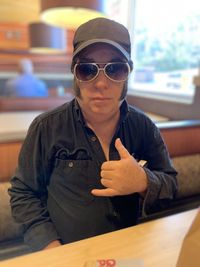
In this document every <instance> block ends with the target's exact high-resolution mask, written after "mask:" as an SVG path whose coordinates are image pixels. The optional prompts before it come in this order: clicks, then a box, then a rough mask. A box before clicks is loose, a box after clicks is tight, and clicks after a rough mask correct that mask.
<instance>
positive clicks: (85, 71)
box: [75, 63, 98, 81]
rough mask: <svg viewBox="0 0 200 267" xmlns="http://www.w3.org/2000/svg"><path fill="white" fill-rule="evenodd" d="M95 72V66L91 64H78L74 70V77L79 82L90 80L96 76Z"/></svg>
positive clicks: (96, 70) (96, 69)
mask: <svg viewBox="0 0 200 267" xmlns="http://www.w3.org/2000/svg"><path fill="white" fill-rule="evenodd" d="M97 72H98V68H97V66H96V65H94V64H91V63H80V64H77V65H76V68H75V75H76V77H77V79H78V80H80V81H90V80H92V79H93V78H94V77H95V76H96V75H97Z"/></svg>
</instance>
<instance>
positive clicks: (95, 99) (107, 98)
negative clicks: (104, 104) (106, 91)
mask: <svg viewBox="0 0 200 267" xmlns="http://www.w3.org/2000/svg"><path fill="white" fill-rule="evenodd" d="M110 99H111V98H109V97H93V98H92V100H93V101H99V102H101V101H109V100H110Z"/></svg>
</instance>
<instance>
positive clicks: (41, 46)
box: [29, 22, 66, 53]
mask: <svg viewBox="0 0 200 267" xmlns="http://www.w3.org/2000/svg"><path fill="white" fill-rule="evenodd" d="M29 41H30V51H31V52H35V53H36V52H37V53H60V52H65V50H66V30H64V29H62V28H59V27H55V26H51V25H47V24H45V23H42V22H36V23H31V24H29Z"/></svg>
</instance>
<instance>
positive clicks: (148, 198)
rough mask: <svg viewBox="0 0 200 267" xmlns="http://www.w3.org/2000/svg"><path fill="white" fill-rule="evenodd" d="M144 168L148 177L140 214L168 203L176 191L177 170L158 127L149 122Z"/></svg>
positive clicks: (163, 206)
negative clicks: (145, 164)
mask: <svg viewBox="0 0 200 267" xmlns="http://www.w3.org/2000/svg"><path fill="white" fill-rule="evenodd" d="M146 137H148V138H146V139H145V152H144V155H145V159H146V160H147V166H146V167H144V170H145V172H146V175H147V179H148V189H147V192H146V195H145V198H144V200H143V207H142V215H143V216H146V215H147V214H148V213H151V212H155V211H158V210H160V209H163V208H165V207H167V206H168V205H169V203H170V202H171V200H172V199H173V198H174V197H175V194H176V191H177V179H176V175H177V172H176V170H175V169H174V167H173V165H172V162H171V160H170V157H169V153H168V150H167V147H166V145H165V143H164V141H163V139H162V136H161V134H160V131H159V129H158V128H157V127H156V126H155V125H154V124H153V123H150V125H149V127H148V130H147V131H146Z"/></svg>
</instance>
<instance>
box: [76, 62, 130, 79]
mask: <svg viewBox="0 0 200 267" xmlns="http://www.w3.org/2000/svg"><path fill="white" fill-rule="evenodd" d="M81 64H90V65H94V66H96V67H97V73H96V75H95V76H94V77H93V78H92V79H90V80H88V81H84V80H80V79H78V77H77V75H76V68H77V66H78V65H81ZM102 64H104V67H103V68H100V67H99V65H102ZM112 64H125V65H126V66H127V68H128V75H127V78H126V79H123V80H120V81H118V80H114V79H112V78H111V77H109V75H108V74H107V73H106V67H107V66H109V65H112ZM100 71H103V73H104V75H105V76H106V77H107V78H108V79H109V80H111V81H113V82H125V81H126V80H127V79H128V76H129V74H130V72H131V68H130V66H129V64H128V62H108V63H98V62H79V63H76V64H75V65H74V70H73V73H74V75H75V77H76V79H77V80H78V81H79V82H84V83H87V82H92V81H93V80H95V79H96V78H97V77H98V75H99V72H100Z"/></svg>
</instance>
